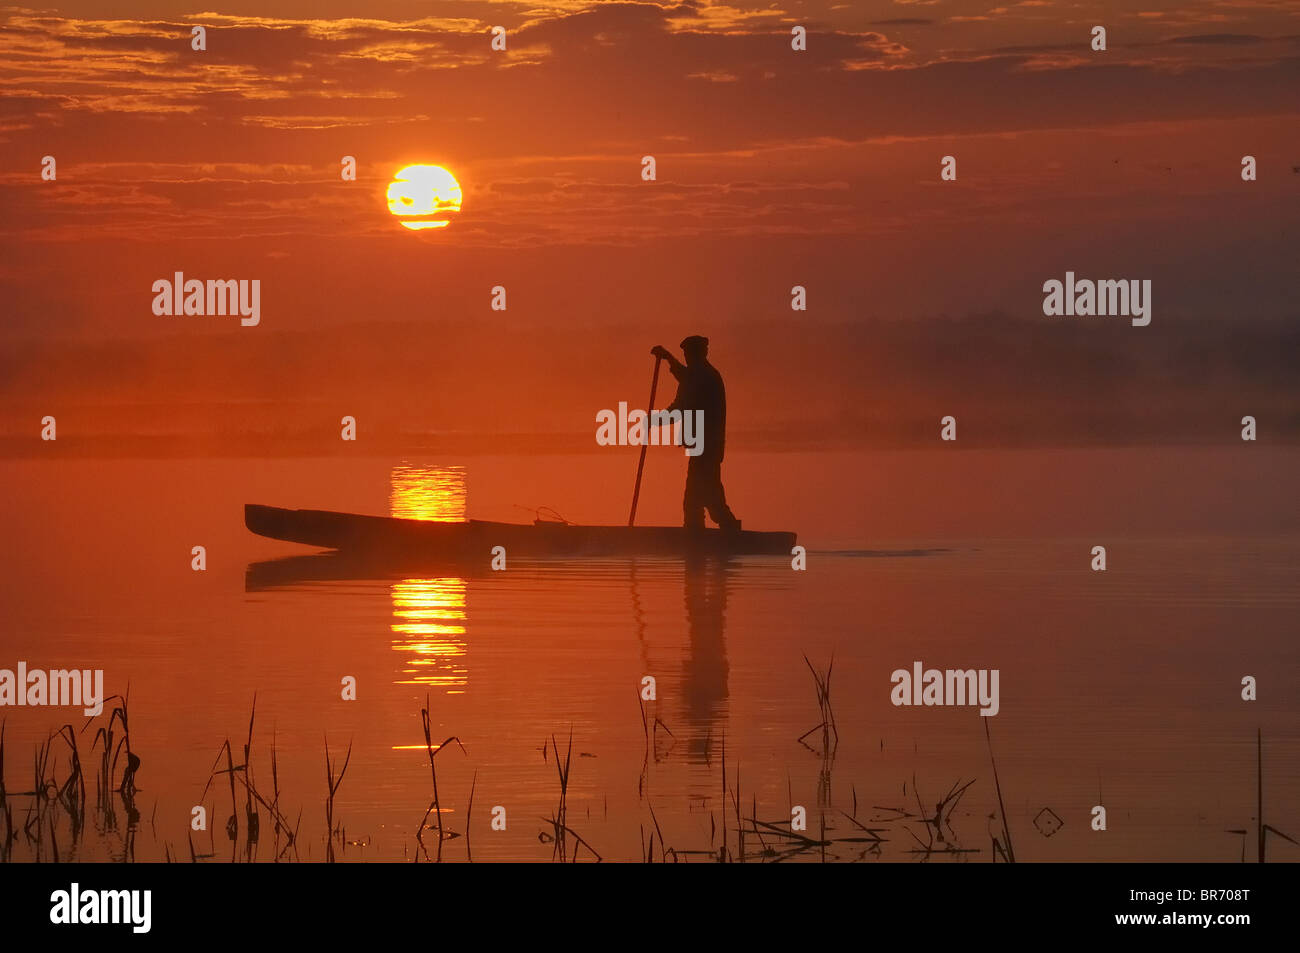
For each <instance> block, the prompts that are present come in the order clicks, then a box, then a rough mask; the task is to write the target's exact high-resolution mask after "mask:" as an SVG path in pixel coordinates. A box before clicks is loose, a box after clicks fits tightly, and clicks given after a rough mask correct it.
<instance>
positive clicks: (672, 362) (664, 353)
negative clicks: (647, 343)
mask: <svg viewBox="0 0 1300 953" xmlns="http://www.w3.org/2000/svg"><path fill="white" fill-rule="evenodd" d="M650 353H651V354H653V355H654V356H655V357H657V358H659V359H660V360H661V361H667V362H668V370H670V371H672V374H673V377H675V378H677V379H678V380H681V379H682V371H684V370H686V365H685V364H683V363H682V362H681V361H679V360H677V358H675V357H673V354H672V351H670V350H668V348H666V347H664V346H663V345H662V344H656V345H655V346H654V347H652V348H651V349H650Z"/></svg>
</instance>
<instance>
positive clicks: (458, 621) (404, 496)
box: [389, 464, 469, 695]
mask: <svg viewBox="0 0 1300 953" xmlns="http://www.w3.org/2000/svg"><path fill="white" fill-rule="evenodd" d="M389 483H390V487H391V490H390V493H389V512H390V513H391V514H392V515H393V516H396V517H400V518H402V519H418V520H444V521H459V520H463V519H464V518H465V496H466V494H465V470H464V468H463V467H416V466H410V465H408V464H401V465H400V466H397V467H394V468H393V472H392V475H391V478H390V480H389ZM465 593H466V583H465V580H464V579H461V578H459V577H456V576H444V577H437V578H429V579H403V580H402V581H400V582H397V583H394V584H393V587H392V599H393V617H394V619H393V623H392V631H393V634H394V636H395V638H394V639H393V650H394V651H396V652H400V653H402V655H403V663H404V664H403V667H402V670H401V674H400V677H398V678H397V679H395V683H396V684H398V685H424V686H426V687H428V688H430V689H437V690H439V691H440V692H443V693H445V694H448V695H459V694H464V692H465V690H466V688H467V686H468V685H469V668H468V665H467V661H466V654H467V651H468V646H467V645H466V643H465V638H464V637H465V623H466V609H465Z"/></svg>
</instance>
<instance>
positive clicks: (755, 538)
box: [244, 503, 795, 560]
mask: <svg viewBox="0 0 1300 953" xmlns="http://www.w3.org/2000/svg"><path fill="white" fill-rule="evenodd" d="M244 525H245V526H247V527H248V528H249V530H251V531H252V532H254V533H256V534H257V535H259V536H267V537H270V538H271V539H281V540H286V541H288V542H291V543H304V544H306V545H308V546H319V547H321V548H322V549H336V550H340V551H343V552H356V553H373V554H377V555H384V554H389V555H410V556H421V557H426V558H437V559H447V560H458V559H484V560H487V559H490V558H491V556H492V548H493V547H494V546H504V547H505V549H506V555H507V558H510V557H516V556H523V557H526V558H536V557H545V556H675V555H692V554H699V553H716V554H720V555H736V556H743V555H786V556H788V555H789V554H790V550H791V549H792V548H793V547H794V545H795V534H794V533H758V532H754V531H752V530H742V531H741V532H739V533H724V532H723V531H722V530H719V529H713V528H710V529H703V530H696V531H692V530H687V529H685V528H684V527H681V526H580V525H577V524H575V523H561V522H558V521H554V522H553V521H549V520H536V521H534V522H532V523H494V522H489V521H485V520H463V521H458V522H435V521H431V520H408V519H395V518H392V517H386V516H360V515H357V514H355V513H335V512H332V511H329V510H289V509H282V508H280V507H278V506H261V505H258V504H256V503H246V504H245V505H244Z"/></svg>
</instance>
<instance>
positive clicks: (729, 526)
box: [705, 460, 740, 533]
mask: <svg viewBox="0 0 1300 953" xmlns="http://www.w3.org/2000/svg"><path fill="white" fill-rule="evenodd" d="M705 502H706V504H707V506H708V510H709V516H711V517H713V522H715V523H717V524H718V526H719V527H720V528H722V529H724V530H727V531H728V532H733V533H735V532H739V531H740V520H738V519H736V514H735V513H733V512H731V508H730V507H729V506H727V492H726V490H724V489H723V488H722V461H721V460H719V461H718V462H717V463H716V464H714V465H713V466H711V467H710V469H709V482H708V491H707V493H706V495H705Z"/></svg>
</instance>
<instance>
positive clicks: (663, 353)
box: [650, 344, 673, 361]
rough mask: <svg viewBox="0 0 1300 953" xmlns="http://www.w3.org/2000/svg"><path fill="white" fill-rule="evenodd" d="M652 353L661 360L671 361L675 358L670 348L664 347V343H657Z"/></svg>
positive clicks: (651, 350)
mask: <svg viewBox="0 0 1300 953" xmlns="http://www.w3.org/2000/svg"><path fill="white" fill-rule="evenodd" d="M650 353H651V354H653V355H654V356H655V357H657V358H659V360H661V361H671V360H672V359H673V356H672V354H671V353H670V352H669V350H668V348H666V347H664V346H663V345H662V344H656V345H655V346H654V347H652V348H651V349H650Z"/></svg>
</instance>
